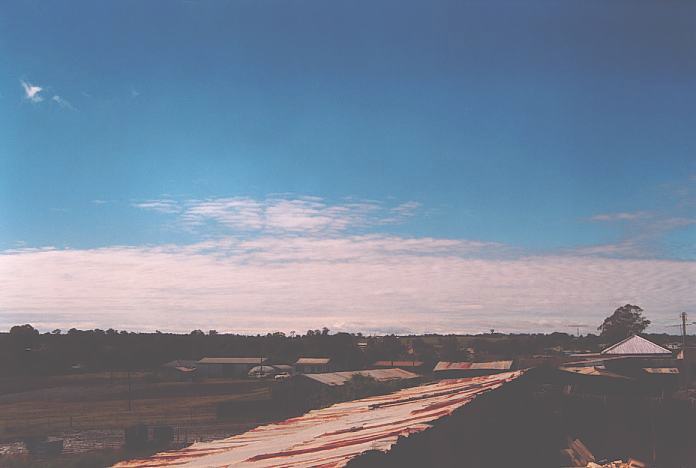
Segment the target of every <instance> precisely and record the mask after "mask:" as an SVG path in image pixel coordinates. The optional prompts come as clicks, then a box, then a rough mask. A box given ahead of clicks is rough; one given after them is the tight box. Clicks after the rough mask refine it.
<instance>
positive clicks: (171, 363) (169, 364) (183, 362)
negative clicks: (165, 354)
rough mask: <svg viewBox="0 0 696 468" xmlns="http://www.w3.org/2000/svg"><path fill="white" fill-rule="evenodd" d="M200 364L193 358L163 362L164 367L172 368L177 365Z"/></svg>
mask: <svg viewBox="0 0 696 468" xmlns="http://www.w3.org/2000/svg"><path fill="white" fill-rule="evenodd" d="M197 364H198V362H197V361H194V360H191V359H177V360H175V361H169V362H167V363H166V364H162V367H171V368H177V367H188V368H194V367H196V365H197Z"/></svg>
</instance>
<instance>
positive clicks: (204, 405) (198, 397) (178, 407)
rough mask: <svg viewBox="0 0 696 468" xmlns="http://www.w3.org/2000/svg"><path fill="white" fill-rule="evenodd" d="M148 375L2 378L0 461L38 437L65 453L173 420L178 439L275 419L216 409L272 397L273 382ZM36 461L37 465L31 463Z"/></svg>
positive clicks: (105, 445)
mask: <svg viewBox="0 0 696 468" xmlns="http://www.w3.org/2000/svg"><path fill="white" fill-rule="evenodd" d="M155 380H156V379H153V377H152V376H149V375H147V374H142V373H140V374H131V378H130V381H131V382H130V410H129V385H128V377H127V375H126V374H115V375H112V374H110V373H102V374H80V375H74V376H57V377H42V378H41V379H33V380H29V379H0V465H3V459H4V460H5V461H6V460H8V458H7V457H9V456H15V455H19V454H23V453H26V449H25V448H24V444H23V442H22V441H23V440H24V439H25V438H26V437H31V436H49V437H58V438H62V439H63V440H64V450H63V452H64V457H65V456H70V455H71V454H81V453H85V452H90V451H94V450H107V449H109V450H114V449H120V447H121V446H122V445H123V442H124V428H126V427H128V426H131V425H134V424H139V423H142V424H146V425H148V426H159V425H167V426H171V427H172V428H173V429H174V433H175V436H174V437H175V440H174V442H175V443H176V444H186V443H190V442H194V441H197V440H212V439H216V438H221V437H226V436H229V435H232V434H236V433H240V432H243V431H246V430H248V429H250V428H252V427H254V426H256V425H258V424H260V423H264V422H268V415H266V416H263V417H261V416H260V417H258V418H254V417H253V416H251V417H250V416H249V415H245V416H240V417H237V418H235V417H232V418H225V419H224V420H218V418H217V415H216V406H217V405H218V404H219V403H221V402H226V401H232V400H256V401H258V400H269V399H270V385H272V384H273V382H268V381H259V380H252V379H206V380H203V381H201V382H175V381H155ZM32 466H33V465H32Z"/></svg>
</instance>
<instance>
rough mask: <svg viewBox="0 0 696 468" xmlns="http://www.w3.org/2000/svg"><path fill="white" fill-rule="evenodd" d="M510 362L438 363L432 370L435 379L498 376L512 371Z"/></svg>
mask: <svg viewBox="0 0 696 468" xmlns="http://www.w3.org/2000/svg"><path fill="white" fill-rule="evenodd" d="M512 363H513V362H512V361H490V362H449V361H440V362H438V363H437V365H436V366H435V368H434V369H433V373H434V374H435V376H436V377H439V378H446V379H456V378H463V377H477V376H481V375H491V374H499V373H501V372H508V371H510V370H511V369H512Z"/></svg>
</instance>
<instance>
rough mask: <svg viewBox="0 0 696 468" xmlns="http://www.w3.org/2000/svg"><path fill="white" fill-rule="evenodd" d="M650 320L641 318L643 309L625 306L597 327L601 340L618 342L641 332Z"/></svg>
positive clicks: (630, 305) (629, 305)
mask: <svg viewBox="0 0 696 468" xmlns="http://www.w3.org/2000/svg"><path fill="white" fill-rule="evenodd" d="M648 325H650V320H648V319H646V318H645V317H643V309H641V308H640V307H639V306H637V305H632V304H626V305H624V306H621V307H619V308H618V309H616V310H615V311H614V313H613V314H611V315H610V316H609V317H607V318H605V319H604V322H603V323H602V324H601V325H600V326H599V327H597V330H599V331H600V332H601V333H600V335H601V336H602V337H603V338H606V339H608V340H611V341H618V340H622V339H624V338H627V337H629V336H631V335H635V334H637V333H641V332H643V331H644V330H645V329H646V328H648Z"/></svg>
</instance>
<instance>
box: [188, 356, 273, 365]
mask: <svg viewBox="0 0 696 468" xmlns="http://www.w3.org/2000/svg"><path fill="white" fill-rule="evenodd" d="M266 361H268V358H262V357H206V358H203V359H201V360H200V361H198V364H259V363H261V362H266Z"/></svg>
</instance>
